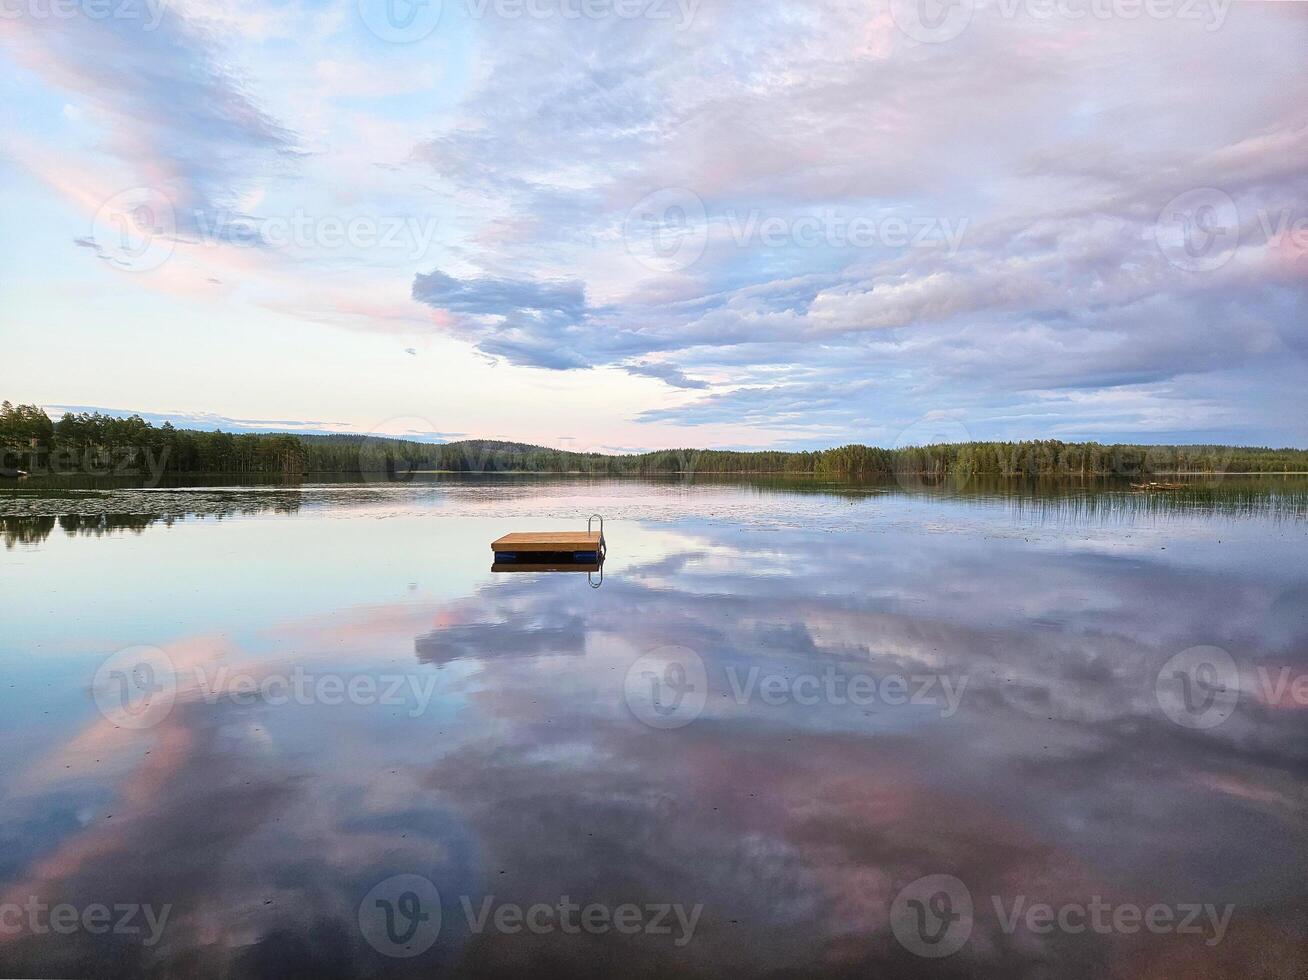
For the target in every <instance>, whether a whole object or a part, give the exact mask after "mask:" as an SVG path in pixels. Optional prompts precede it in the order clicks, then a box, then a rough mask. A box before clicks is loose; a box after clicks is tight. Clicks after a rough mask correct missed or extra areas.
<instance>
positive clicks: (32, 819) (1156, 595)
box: [0, 477, 1308, 978]
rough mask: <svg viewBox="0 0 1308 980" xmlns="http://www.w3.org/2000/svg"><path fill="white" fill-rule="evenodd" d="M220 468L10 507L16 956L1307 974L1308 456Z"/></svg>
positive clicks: (99, 970)
mask: <svg viewBox="0 0 1308 980" xmlns="http://www.w3.org/2000/svg"><path fill="white" fill-rule="evenodd" d="M192 482H195V481H192ZM218 483H219V481H216V480H215V481H211V483H210V485H208V486H193V487H173V488H159V489H130V488H120V489H88V488H87V487H88V485H87V484H82V485H80V486H79V485H77V484H76V483H73V482H70V483H66V484H64V485H59V486H51V485H45V486H42V485H38V484H21V485H20V484H12V483H11V484H9V485H8V486H7V487H5V488H0V518H2V519H0V534H2V535H3V538H4V547H3V549H0V603H2V604H3V613H2V617H3V618H2V622H3V628H2V629H0V665H2V666H3V668H4V669H3V673H2V674H0V975H4V976H30V977H55V976H63V977H68V976H141V975H186V976H224V977H245V976H269V977H282V976H291V975H303V976H314V977H326V976H333V975H351V976H379V975H382V974H386V975H401V976H404V975H413V976H425V977H432V976H457V975H500V976H526V975H552V974H557V975H567V976H590V975H595V976H612V975H614V974H620V975H622V976H624V977H637V976H651V977H653V976H668V975H674V974H680V975H706V976H707V975H731V976H753V975H782V976H827V975H830V976H849V977H897V976H994V977H1005V978H1008V977H1018V976H1031V977H1043V976H1050V977H1054V976H1057V977H1068V976H1070V977H1105V976H1123V977H1127V976H1130V977H1160V978H1161V977H1169V978H1173V977H1183V976H1184V977H1189V976H1240V977H1254V976H1259V977H1263V976H1266V977H1273V976H1277V977H1279V976H1286V977H1290V976H1299V977H1302V976H1304V975H1305V973H1306V972H1308V952H1306V951H1308V885H1306V884H1305V877H1304V869H1305V868H1306V867H1308V679H1306V678H1308V560H1305V556H1306V555H1308V480H1304V479H1299V480H1294V479H1266V480H1256V479H1255V480H1232V481H1225V482H1220V481H1219V482H1217V483H1209V484H1203V485H1201V486H1200V487H1199V488H1197V489H1193V490H1187V491H1184V492H1182V493H1179V494H1176V495H1157V496H1141V495H1134V494H1131V493H1129V492H1122V491H1121V490H1112V489H1104V488H1099V489H1094V490H1086V489H1084V488H1081V489H1066V488H1050V487H1030V486H1024V487H1011V486H1009V487H1002V486H990V487H983V486H974V487H970V488H967V490H966V491H965V492H962V493H942V492H935V491H931V490H929V489H922V488H914V487H909V488H903V487H900V486H898V485H895V486H891V487H857V486H838V485H821V484H815V483H786V482H784V481H765V482H759V481H753V482H750V481H740V482H735V483H730V482H726V483H712V482H697V483H694V484H685V483H678V482H647V481H638V480H624V481H615V480H608V481H605V480H582V479H530V478H512V477H503V478H497V479H493V480H461V479H457V478H436V477H431V478H422V479H419V480H417V481H414V482H410V483H399V484H375V483H374V484H368V483H335V484H324V485H313V486H308V485H306V486H303V487H300V486H283V485H265V486H250V487H240V486H221V485H218ZM592 513H601V514H603V515H604V517H605V534H606V537H607V542H608V561H607V563H606V564H605V566H604V569H603V578H602V582H601V581H599V576H598V575H594V574H592V575H590V576H588V575H587V574H585V573H557V574H532V573H516V574H497V573H493V572H492V570H491V564H492V555H491V551H490V547H489V544H490V541H491V540H493V539H494V538H496V537H498V536H499V535H501V534H503V533H506V532H508V531H513V530H531V529H545V530H550V529H554V530H568V529H576V528H579V527H584V525H585V522H586V518H587V516H588V515H590V514H592ZM596 585H598V586H599V587H598V588H596V587H594V586H596ZM1196 648H1198V649H1196ZM946 954H947V955H946Z"/></svg>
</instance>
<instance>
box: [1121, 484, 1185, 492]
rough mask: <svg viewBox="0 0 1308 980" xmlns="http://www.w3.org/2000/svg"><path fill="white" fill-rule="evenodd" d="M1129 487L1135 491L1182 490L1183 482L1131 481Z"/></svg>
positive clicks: (1183, 487)
mask: <svg viewBox="0 0 1308 980" xmlns="http://www.w3.org/2000/svg"><path fill="white" fill-rule="evenodd" d="M1131 489H1132V490H1134V491H1135V492H1136V493H1157V492H1159V491H1164V490H1184V489H1185V484H1184V483H1132V484H1131Z"/></svg>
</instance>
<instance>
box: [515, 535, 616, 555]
mask: <svg viewBox="0 0 1308 980" xmlns="http://www.w3.org/2000/svg"><path fill="white" fill-rule="evenodd" d="M601 542H602V539H601V538H600V534H599V532H598V531H594V532H588V531H518V532H515V533H513V534H506V535H504V537H502V538H496V539H495V540H494V541H492V542H491V551H494V552H495V553H496V554H515V555H521V554H542V553H543V554H552V555H558V554H566V553H568V552H598V551H599V550H600V546H601Z"/></svg>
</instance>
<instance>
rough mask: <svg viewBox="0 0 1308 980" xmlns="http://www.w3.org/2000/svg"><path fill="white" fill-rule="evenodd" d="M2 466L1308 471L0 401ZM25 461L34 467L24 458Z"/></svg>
mask: <svg viewBox="0 0 1308 980" xmlns="http://www.w3.org/2000/svg"><path fill="white" fill-rule="evenodd" d="M0 454H2V455H3V458H0V467H10V468H18V469H25V470H28V471H29V472H33V473H36V472H56V473H58V472H96V471H97V470H96V467H99V468H100V470H99V471H102V472H112V473H115V474H119V475H131V474H133V473H148V474H151V475H158V474H161V473H163V472H175V473H177V472H212V473H250V474H254V473H259V474H286V475H304V474H312V473H323V474H327V473H338V474H352V473H359V474H365V473H366V474H382V475H387V476H394V477H402V476H404V475H407V474H411V473H414V472H417V471H422V470H439V471H445V472H454V473H507V472H522V473H560V474H562V473H582V474H589V475H595V476H656V475H692V474H696V473H698V474H707V475H712V474H728V473H776V474H792V475H797V476H803V475H811V476H818V477H827V478H835V479H850V478H853V479H892V478H895V477H899V476H903V475H905V474H912V475H914V476H916V477H921V478H923V479H927V480H944V479H948V478H971V477H973V476H998V477H1019V476H1025V477H1086V478H1089V477H1095V478H1099V477H1127V478H1132V477H1143V476H1154V475H1163V474H1177V473H1182V474H1183V473H1195V474H1204V473H1245V472H1247V473H1283V472H1308V450H1302V449H1267V448H1241V447H1232V446H1141V445H1103V444H1100V443H1094V442H1086V443H1067V442H1061V441H1058V440H1053V439H1045V440H1034V441H1025V442H968V443H957V444H948V445H936V446H911V447H906V448H899V449H884V448H879V447H876V446H862V445H849V446H841V447H839V448H836V449H825V450H820V451H814V452H776V451H764V452H729V451H725V450H700V449H665V450H659V451H657V452H650V453H639V454H632V455H625V456H610V455H603V454H599V453H574V452H567V451H564V450H557V449H547V448H545V447H542V446H530V445H525V444H523V443H515V442H499V441H494V440H466V441H463V442H454V443H446V444H441V445H436V444H429V443H419V442H410V441H407V440H403V439H389V438H377V437H373V436H353V435H328V436H304V435H289V434H254V433H245V434H241V435H235V434H233V433H229V432H197V431H194V430H189V429H177V428H174V427H173V426H172V425H171V424H169V423H166V422H165V423H164V424H163V425H160V426H154V425H151V424H150V423H149V422H146V421H145V420H143V419H141V418H140V417H139V416H132V417H130V418H113V417H110V416H106V415H101V414H98V413H81V414H72V413H66V414H64V415H63V417H61V418H60V419H59V420H58V421H57V422H56V421H53V420H51V419H50V418H49V416H47V415H46V414H45V412H44V411H43V410H42V409H40V408H38V407H36V406H34V405H18V406H14V405H11V404H10V403H9V402H4V403H3V405H0ZM24 464H26V465H24Z"/></svg>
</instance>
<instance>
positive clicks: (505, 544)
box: [491, 514, 605, 571]
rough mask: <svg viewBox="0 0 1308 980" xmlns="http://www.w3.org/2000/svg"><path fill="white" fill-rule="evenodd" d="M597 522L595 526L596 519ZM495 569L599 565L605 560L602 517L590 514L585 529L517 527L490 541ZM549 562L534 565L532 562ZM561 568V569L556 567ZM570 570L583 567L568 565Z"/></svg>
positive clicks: (520, 569)
mask: <svg viewBox="0 0 1308 980" xmlns="http://www.w3.org/2000/svg"><path fill="white" fill-rule="evenodd" d="M596 521H598V522H599V528H598V529H596V527H595V522H596ZM491 551H493V552H495V571H500V570H501V567H500V566H509V565H512V566H514V568H513V569H509V568H507V567H505V568H504V569H503V570H504V571H510V570H514V571H527V570H529V569H530V570H531V571H554V570H555V569H554V568H553V567H552V566H556V565H568V566H577V565H602V564H603V563H604V553H605V542H604V518H603V517H601V516H600V515H599V514H593V515H592V516H591V517H590V518H589V519H588V520H587V521H586V530H585V531H516V532H514V533H513V534H506V535H504V537H502V538H496V539H495V540H494V541H492V542H491ZM533 565H534V566H551V567H548V568H546V567H537V568H531V566H533ZM558 570H560V571H563V570H564V569H558ZM567 570H569V571H571V570H576V571H581V570H582V569H580V568H577V569H572V568H570V569H567Z"/></svg>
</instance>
